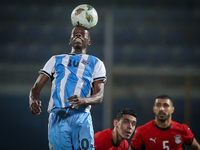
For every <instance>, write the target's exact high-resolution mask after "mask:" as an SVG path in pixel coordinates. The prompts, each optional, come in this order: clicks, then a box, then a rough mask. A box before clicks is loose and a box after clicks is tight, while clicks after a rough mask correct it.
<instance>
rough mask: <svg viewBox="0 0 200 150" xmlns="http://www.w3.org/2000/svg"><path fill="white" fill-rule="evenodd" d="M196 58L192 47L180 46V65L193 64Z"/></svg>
mask: <svg viewBox="0 0 200 150" xmlns="http://www.w3.org/2000/svg"><path fill="white" fill-rule="evenodd" d="M197 59H198V58H197V55H196V53H195V49H194V47H182V49H181V52H180V63H181V64H182V65H195V63H196V62H197V61H196V60H197Z"/></svg>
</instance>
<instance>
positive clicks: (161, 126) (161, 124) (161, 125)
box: [155, 118, 171, 128]
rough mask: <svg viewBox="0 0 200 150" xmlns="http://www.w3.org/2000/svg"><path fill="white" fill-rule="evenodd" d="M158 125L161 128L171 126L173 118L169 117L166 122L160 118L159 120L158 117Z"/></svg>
mask: <svg viewBox="0 0 200 150" xmlns="http://www.w3.org/2000/svg"><path fill="white" fill-rule="evenodd" d="M155 121H156V125H157V126H158V127H160V128H167V127H169V126H170V124H171V118H169V119H168V120H165V121H164V122H162V121H160V120H158V119H157V118H156V120H155Z"/></svg>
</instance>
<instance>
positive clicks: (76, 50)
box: [71, 48, 86, 54]
mask: <svg viewBox="0 0 200 150" xmlns="http://www.w3.org/2000/svg"><path fill="white" fill-rule="evenodd" d="M71 54H86V49H78V48H77V49H75V48H72V50H71Z"/></svg>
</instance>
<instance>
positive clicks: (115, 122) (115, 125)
mask: <svg viewBox="0 0 200 150" xmlns="http://www.w3.org/2000/svg"><path fill="white" fill-rule="evenodd" d="M117 124H118V120H117V119H115V120H114V121H113V125H114V127H117Z"/></svg>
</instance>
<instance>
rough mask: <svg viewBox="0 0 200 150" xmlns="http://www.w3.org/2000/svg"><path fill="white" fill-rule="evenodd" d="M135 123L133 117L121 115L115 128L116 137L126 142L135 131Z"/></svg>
mask: <svg viewBox="0 0 200 150" xmlns="http://www.w3.org/2000/svg"><path fill="white" fill-rule="evenodd" d="M136 122H137V120H136V118H135V117H134V116H131V115H123V117H122V118H121V119H120V121H119V122H118V123H117V126H116V128H117V131H118V135H119V136H120V137H121V138H123V139H127V140H128V139H129V138H130V137H131V135H132V134H133V132H134V130H135V126H136Z"/></svg>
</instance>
